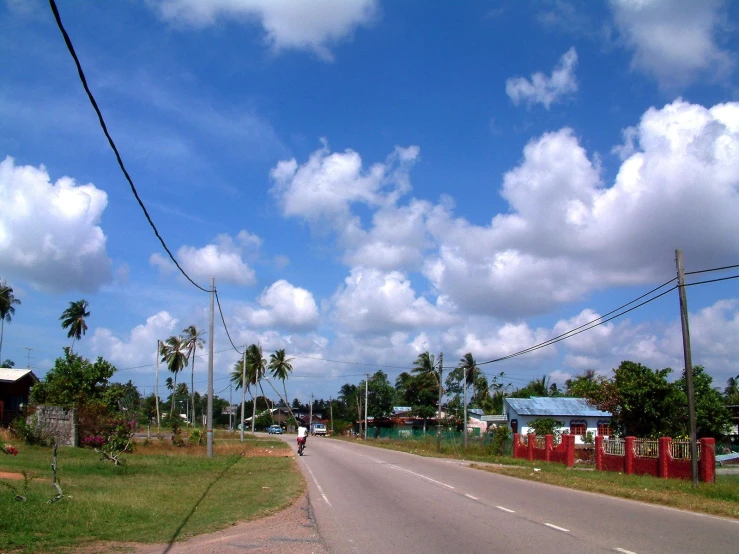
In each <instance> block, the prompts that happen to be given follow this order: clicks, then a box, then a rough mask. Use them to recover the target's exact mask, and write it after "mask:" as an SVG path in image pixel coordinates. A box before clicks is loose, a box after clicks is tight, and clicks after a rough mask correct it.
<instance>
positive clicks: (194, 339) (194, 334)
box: [182, 325, 205, 425]
mask: <svg viewBox="0 0 739 554" xmlns="http://www.w3.org/2000/svg"><path fill="white" fill-rule="evenodd" d="M182 333H183V337H182V344H183V346H184V348H185V357H186V358H187V361H188V363H189V362H190V361H191V360H192V366H191V367H190V369H191V370H192V371H191V373H190V405H191V406H192V419H191V420H190V421H192V423H193V425H194V424H195V353H196V351H197V350H202V349H203V345H204V344H205V341H204V340H203V339H202V338H201V337H202V336H203V335H204V334H205V331H198V328H197V327H195V325H190V326H189V327H187V328H186V329H183V331H182Z"/></svg>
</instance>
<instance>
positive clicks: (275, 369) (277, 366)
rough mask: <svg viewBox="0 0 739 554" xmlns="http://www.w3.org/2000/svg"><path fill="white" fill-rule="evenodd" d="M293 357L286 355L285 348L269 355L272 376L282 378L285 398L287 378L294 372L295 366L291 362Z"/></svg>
mask: <svg viewBox="0 0 739 554" xmlns="http://www.w3.org/2000/svg"><path fill="white" fill-rule="evenodd" d="M293 359H294V358H286V357H285V349H284V348H280V349H279V350H275V351H274V352H273V353H272V354H270V356H269V370H270V372H271V373H272V377H274V378H275V379H280V380H281V381H282V389H283V390H284V391H285V399H287V387H286V386H285V380H286V379H287V378H288V377H289V376H290V373H292V370H293V366H292V364H291V363H290V362H292V361H293Z"/></svg>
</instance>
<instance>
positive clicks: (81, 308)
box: [59, 299, 90, 352]
mask: <svg viewBox="0 0 739 554" xmlns="http://www.w3.org/2000/svg"><path fill="white" fill-rule="evenodd" d="M88 305H89V304H88V303H87V300H84V299H82V300H78V301H77V302H70V303H69V308H67V309H66V310H64V312H62V316H61V317H60V318H59V319H60V320H61V321H62V329H66V328H69V332H68V333H67V338H68V339H72V347H71V348H70V349H69V351H70V352H72V351H73V350H74V341H75V340H80V339H81V338H82V335H84V334H85V333H86V332H87V322H86V321H85V318H86V317H90V312H88V311H87V306H88Z"/></svg>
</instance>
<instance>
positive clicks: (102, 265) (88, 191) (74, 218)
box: [0, 157, 113, 292]
mask: <svg viewBox="0 0 739 554" xmlns="http://www.w3.org/2000/svg"><path fill="white" fill-rule="evenodd" d="M107 204H108V196H107V194H105V192H104V191H102V190H100V189H98V188H96V187H95V185H93V184H87V185H79V184H77V183H76V182H75V180H74V179H72V178H70V177H62V178H60V179H58V180H57V181H56V182H55V183H52V182H51V179H50V177H49V173H48V172H47V171H46V168H44V167H43V166H40V167H38V168H36V167H32V166H21V165H16V164H15V162H14V160H13V158H10V157H7V158H5V160H3V161H2V162H0V206H2V208H1V209H0V260H2V265H3V270H4V271H5V272H6V273H7V274H8V276H15V277H19V278H22V279H27V280H28V281H29V282H31V283H32V284H33V285H34V286H36V287H39V288H41V289H44V290H49V291H53V292H67V291H72V290H80V291H84V292H93V291H95V290H97V289H98V288H100V286H101V285H103V284H106V283H109V282H111V281H112V278H113V275H112V264H111V260H110V259H109V258H108V256H107V253H106V248H105V244H106V237H105V234H104V233H103V230H102V228H101V227H100V219H101V217H102V214H103V211H104V210H105V207H106V206H107Z"/></svg>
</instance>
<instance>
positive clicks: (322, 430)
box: [310, 423, 326, 436]
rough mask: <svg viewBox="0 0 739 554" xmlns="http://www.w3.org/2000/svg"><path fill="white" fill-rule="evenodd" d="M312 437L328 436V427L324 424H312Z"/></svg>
mask: <svg viewBox="0 0 739 554" xmlns="http://www.w3.org/2000/svg"><path fill="white" fill-rule="evenodd" d="M310 434H311V435H324V436H325V435H326V426H325V425H324V424H323V423H311V426H310Z"/></svg>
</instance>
